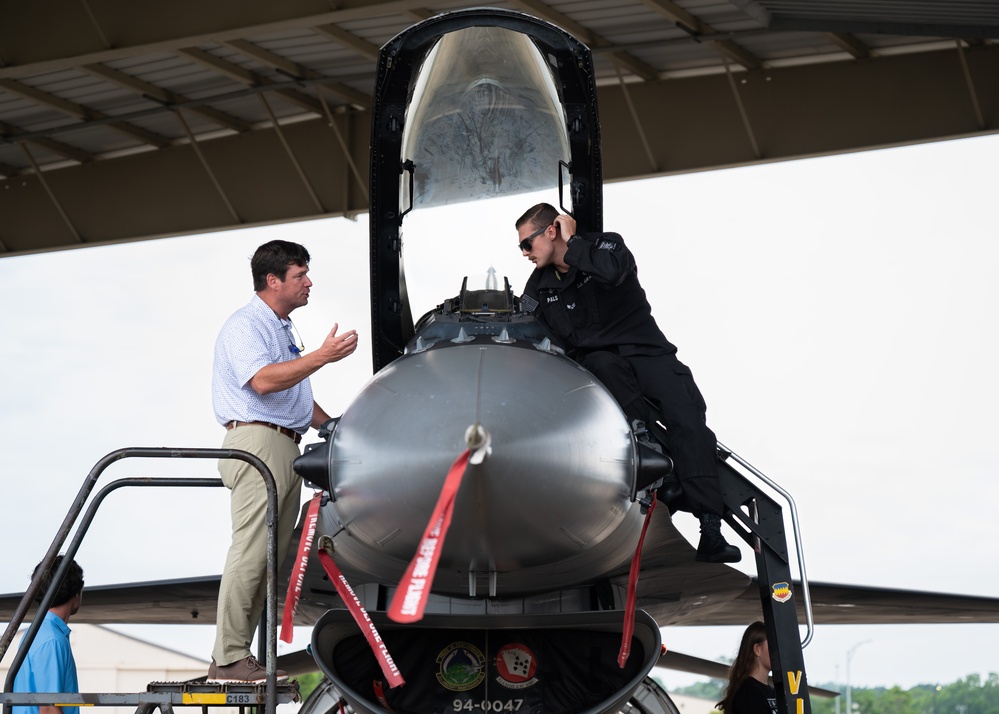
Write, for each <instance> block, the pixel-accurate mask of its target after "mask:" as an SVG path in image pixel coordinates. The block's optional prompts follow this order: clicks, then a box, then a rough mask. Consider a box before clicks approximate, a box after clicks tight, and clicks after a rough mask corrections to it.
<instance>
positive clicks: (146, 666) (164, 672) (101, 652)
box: [0, 622, 238, 714]
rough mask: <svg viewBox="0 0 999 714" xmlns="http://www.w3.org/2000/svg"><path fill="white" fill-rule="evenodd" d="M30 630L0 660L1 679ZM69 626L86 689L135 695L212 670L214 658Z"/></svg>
mask: <svg viewBox="0 0 999 714" xmlns="http://www.w3.org/2000/svg"><path fill="white" fill-rule="evenodd" d="M27 629H28V628H27V627H26V626H25V627H22V628H21V631H20V632H19V633H18V635H17V637H15V638H14V643H13V644H12V645H11V649H10V651H9V652H7V654H6V655H5V656H4V658H3V662H2V663H0V681H4V680H6V678H7V672H8V670H9V669H10V665H11V663H12V662H13V661H14V657H15V654H14V653H15V652H16V650H17V647H18V646H19V645H20V642H21V635H22V634H23V633H24V632H25V631H26V630H27ZM70 629H71V630H72V634H71V635H70V642H71V643H72V646H73V657H74V658H75V659H76V670H77V673H78V675H79V678H80V691H81V692H101V693H104V692H122V693H130V694H134V693H136V692H144V691H146V686H147V685H148V684H149V683H150V682H183V681H186V680H189V679H196V678H198V677H203V676H205V674H207V672H208V664H209V663H208V662H206V661H204V660H200V659H197V658H196V657H190V656H189V655H186V654H181V653H180V652H176V651H174V650H170V649H167V648H165V647H160V646H159V645H154V644H152V643H150V642H146V641H145V640H140V639H138V638H135V637H130V636H129V635H123V634H122V633H120V632H115V631H114V630H112V629H109V628H107V627H102V626H100V625H82V624H74V623H72V622H71V623H70ZM184 709H185V710H186V709H187V707H184ZM81 711H83V710H82V709H81ZM88 711H92V712H93V714H134V713H135V707H96V708H93V709H92V710H91V709H88ZM157 711H158V710H157ZM237 711H238V708H236V707H212V709H211V712H213V713H214V714H227V713H230V712H237Z"/></svg>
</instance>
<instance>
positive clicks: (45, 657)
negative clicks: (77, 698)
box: [14, 555, 83, 714]
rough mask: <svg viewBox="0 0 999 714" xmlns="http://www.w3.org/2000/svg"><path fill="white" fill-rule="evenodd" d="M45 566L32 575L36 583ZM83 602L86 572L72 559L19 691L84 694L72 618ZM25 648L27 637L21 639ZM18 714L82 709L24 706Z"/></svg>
mask: <svg viewBox="0 0 999 714" xmlns="http://www.w3.org/2000/svg"><path fill="white" fill-rule="evenodd" d="M62 559H63V556H61V555H59V556H56V559H55V561H54V562H53V563H52V567H51V568H50V569H49V571H48V572H46V573H45V576H44V578H43V579H42V583H41V587H40V588H39V590H38V595H37V596H36V598H35V599H36V600H37V601H38V602H39V603H41V601H42V598H43V597H44V596H45V593H46V592H48V590H49V587H50V586H51V583H52V576H53V575H55V574H56V572H58V570H59V566H60V564H61V563H62ZM41 567H42V564H41V563H39V564H38V565H37V566H35V570H34V572H33V573H32V574H31V577H32V580H34V578H35V577H37V576H38V570H39V568H41ZM82 601H83V569H82V568H81V567H80V566H79V565H77V563H76V561H74V560H70V563H69V569H68V570H67V572H66V576H65V577H64V578H63V581H62V584H61V585H60V586H59V589H58V591H57V592H56V596H55V598H54V599H53V600H52V606H51V607H50V608H49V610H48V612H46V613H45V619H44V621H43V622H42V625H41V627H39V628H38V632H36V633H35V639H34V641H33V642H32V643H31V649H29V650H28V656H27V657H25V659H24V662H23V663H22V664H21V668H20V669H19V670H18V672H17V676H16V677H15V678H14V691H15V692H43V693H52V694H54V693H60V694H68V693H75V692H79V691H80V683H79V681H78V680H77V677H76V661H75V660H74V659H73V650H72V649H71V648H70V646H69V627H68V626H67V623H68V622H69V618H70V617H72V616H73V615H75V614H76V613H77V612H78V611H79V610H80V604H81V603H82ZM21 642H22V646H23V643H24V638H22V639H21ZM16 711H17V714H79V711H80V708H79V707H57V706H21V707H17V708H16Z"/></svg>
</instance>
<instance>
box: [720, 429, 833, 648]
mask: <svg viewBox="0 0 999 714" xmlns="http://www.w3.org/2000/svg"><path fill="white" fill-rule="evenodd" d="M718 449H719V450H720V451H722V452H724V455H725V458H728V457H732V458H733V459H735V461H736V462H737V463H738V464H739V465H740V466H742V467H743V468H745V469H746V470H747V471H749V472H750V473H752V474H753V475H754V476H756V477H757V478H758V479H760V480H761V481H763V483H765V484H766V485H767V486H769V487H770V488H772V489H773V490H774V491H776V492H777V493H779V494H780V495H781V496H783V497H784V500H785V501H787V504H788V506H789V507H790V510H791V528H792V529H793V530H794V549H795V552H796V553H797V554H798V573H799V575H800V576H801V587H802V590H803V591H804V593H805V598H804V601H805V625H806V627H807V630H806V633H805V639H803V640H802V641H801V646H802V648H805V647H807V646H808V643H809V642H811V641H812V635H813V634H814V632H815V624H814V619H813V617H812V596H811V594H810V593H809V592H808V576H807V575H805V553H804V550H803V549H802V545H801V529H800V528H799V526H798V508H797V506H795V504H794V499H793V498H792V497H791V494H790V493H788V492H787V491H786V490H784V488H782V487H781V486H780V484H778V483H777V482H776V481H774V480H773V479H772V478H770V477H769V476H767V475H766V474H765V473H763V472H762V471H760V470H759V469H758V468H756V467H755V466H753V465H752V464H751V463H749V462H748V461H746V460H745V459H744V458H742V457H741V456H739V455H738V454H737V453H735V452H734V451H732V449H730V448H728V447H727V446H725V445H724V444H723V443H721V442H720V441H719V442H718Z"/></svg>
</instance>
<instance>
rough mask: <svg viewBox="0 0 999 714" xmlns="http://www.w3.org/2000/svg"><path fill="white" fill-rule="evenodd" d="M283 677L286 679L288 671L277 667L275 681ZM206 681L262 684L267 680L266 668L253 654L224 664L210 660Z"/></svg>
mask: <svg viewBox="0 0 999 714" xmlns="http://www.w3.org/2000/svg"><path fill="white" fill-rule="evenodd" d="M285 679H288V673H287V672H284V671H282V670H280V669H279V670H278V671H277V681H279V682H280V681H282V680H285ZM208 681H209V682H212V683H214V684H233V683H236V682H244V683H246V682H248V683H250V684H263V683H264V682H266V681H267V670H266V669H265V668H264V667H263V666H262V665H261V664H260V663H259V662H258V661H257V658H256V657H254V656H253V655H250V656H249V657H247V658H245V659H241V660H238V661H236V662H233V663H232V664H224V665H218V664H215V660H212V663H211V665H210V666H209V667H208Z"/></svg>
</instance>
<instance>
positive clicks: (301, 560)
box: [281, 491, 323, 642]
mask: <svg viewBox="0 0 999 714" xmlns="http://www.w3.org/2000/svg"><path fill="white" fill-rule="evenodd" d="M322 495H323V492H322V491H316V495H315V496H313V497H312V503H310V504H309V510H308V512H307V513H306V515H305V525H304V526H303V527H302V540H301V541H299V544H298V558H296V559H295V565H294V566H293V567H292V573H291V578H290V579H289V580H288V594H287V595H285V597H284V617H283V618H282V619H281V640H282V641H283V642H291V641H292V639H293V638H294V636H295V633H294V625H295V611H296V610H298V601H299V600H300V599H301V598H302V584H303V583H304V582H305V568H306V566H308V564H309V553H310V552H311V551H312V539H313V537H314V536H315V535H316V521H317V520H319V502H320V501H321V500H322Z"/></svg>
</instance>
